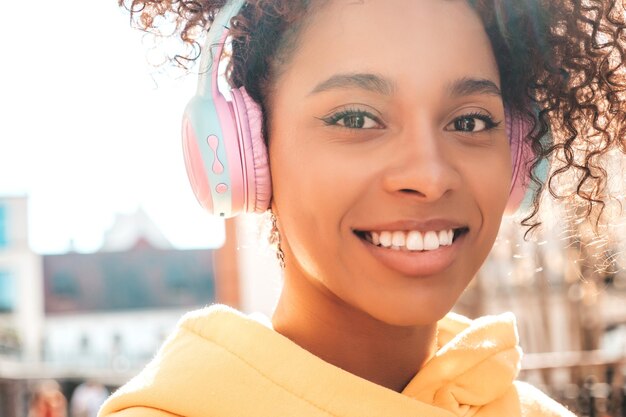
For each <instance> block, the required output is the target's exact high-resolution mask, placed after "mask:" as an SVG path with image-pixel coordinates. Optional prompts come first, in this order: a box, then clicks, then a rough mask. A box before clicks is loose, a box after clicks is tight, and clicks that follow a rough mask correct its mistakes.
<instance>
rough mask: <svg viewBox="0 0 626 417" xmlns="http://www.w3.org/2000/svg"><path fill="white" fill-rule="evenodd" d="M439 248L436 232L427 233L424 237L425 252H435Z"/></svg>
mask: <svg viewBox="0 0 626 417" xmlns="http://www.w3.org/2000/svg"><path fill="white" fill-rule="evenodd" d="M438 248H439V236H437V233H436V232H426V234H425V235H424V250H435V249H438Z"/></svg>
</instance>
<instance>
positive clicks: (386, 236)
mask: <svg viewBox="0 0 626 417" xmlns="http://www.w3.org/2000/svg"><path fill="white" fill-rule="evenodd" d="M380 245H381V246H382V247H385V248H388V247H390V246H391V232H380Z"/></svg>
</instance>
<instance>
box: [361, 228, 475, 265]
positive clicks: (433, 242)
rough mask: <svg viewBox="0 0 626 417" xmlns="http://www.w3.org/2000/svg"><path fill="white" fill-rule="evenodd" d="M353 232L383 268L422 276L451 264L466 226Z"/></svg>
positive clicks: (455, 256) (460, 243)
mask: <svg viewBox="0 0 626 417" xmlns="http://www.w3.org/2000/svg"><path fill="white" fill-rule="evenodd" d="M444 227H445V226H444ZM353 232H354V234H355V235H356V236H357V237H358V238H359V240H360V241H361V242H362V243H363V245H364V247H365V249H366V250H367V252H369V253H370V254H371V255H372V256H373V257H374V258H375V259H377V260H378V262H380V263H382V264H383V265H385V266H386V267H387V268H390V269H392V270H395V271H397V272H399V273H401V274H403V275H405V276H412V277H420V276H421V277H425V276H433V275H435V274H439V273H441V272H443V271H444V270H446V269H447V268H449V267H450V266H451V265H452V264H453V263H454V261H455V259H456V258H457V256H458V254H459V253H460V251H461V250H462V249H461V248H462V247H463V246H464V243H463V242H464V241H465V240H466V239H465V236H466V235H467V234H468V233H469V228H468V227H459V228H447V229H442V230H430V231H424V230H421V231H420V230H377V231H373V230H372V231H365V230H354V231H353Z"/></svg>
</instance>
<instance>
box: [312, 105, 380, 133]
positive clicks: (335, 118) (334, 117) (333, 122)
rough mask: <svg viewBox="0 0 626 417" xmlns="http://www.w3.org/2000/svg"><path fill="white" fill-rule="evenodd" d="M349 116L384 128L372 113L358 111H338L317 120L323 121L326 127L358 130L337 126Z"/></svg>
mask: <svg viewBox="0 0 626 417" xmlns="http://www.w3.org/2000/svg"><path fill="white" fill-rule="evenodd" d="M349 116H353V117H354V116H357V117H359V116H360V117H366V118H368V119H371V120H373V121H374V122H375V123H377V124H378V125H380V126H384V124H383V123H382V122H381V121H380V119H379V118H378V117H376V116H374V115H373V114H372V113H370V112H368V111H364V110H359V109H345V110H340V111H338V112H336V113H333V114H331V115H330V116H326V117H321V118H319V119H320V120H321V121H323V122H324V123H325V124H326V126H337V127H342V128H344V129H351V130H355V129H358V128H351V127H347V126H341V125H339V124H338V123H339V122H340V121H341V120H342V119H345V118H346V117H349Z"/></svg>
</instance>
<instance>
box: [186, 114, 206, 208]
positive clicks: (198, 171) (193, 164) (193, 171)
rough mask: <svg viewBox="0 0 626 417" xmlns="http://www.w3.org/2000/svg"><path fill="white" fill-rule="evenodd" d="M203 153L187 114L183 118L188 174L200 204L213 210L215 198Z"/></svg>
mask: <svg viewBox="0 0 626 417" xmlns="http://www.w3.org/2000/svg"><path fill="white" fill-rule="evenodd" d="M201 155H202V153H201V152H200V149H199V148H198V141H197V139H196V134H195V132H194V130H193V127H192V126H191V122H190V121H189V118H188V117H187V116H185V117H184V118H183V156H184V157H185V168H186V170H187V176H188V177H189V181H190V183H191V188H192V190H193V191H194V193H195V195H196V198H197V199H198V202H199V203H200V205H201V206H202V207H204V208H205V209H207V210H212V208H213V198H212V197H211V190H210V188H209V178H208V177H207V174H206V172H205V170H204V164H203V162H202V156H201Z"/></svg>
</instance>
